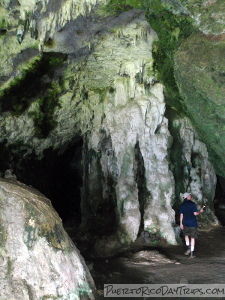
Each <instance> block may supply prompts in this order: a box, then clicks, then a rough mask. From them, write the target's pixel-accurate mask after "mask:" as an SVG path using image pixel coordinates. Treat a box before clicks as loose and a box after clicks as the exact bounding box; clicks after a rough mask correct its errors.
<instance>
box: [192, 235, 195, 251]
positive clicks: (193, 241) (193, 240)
mask: <svg viewBox="0 0 225 300" xmlns="http://www.w3.org/2000/svg"><path fill="white" fill-rule="evenodd" d="M194 250H195V238H191V252H193V251H194Z"/></svg>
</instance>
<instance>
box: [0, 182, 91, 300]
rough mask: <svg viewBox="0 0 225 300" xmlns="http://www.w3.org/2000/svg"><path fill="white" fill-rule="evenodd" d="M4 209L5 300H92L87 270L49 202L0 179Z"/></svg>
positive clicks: (0, 250)
mask: <svg viewBox="0 0 225 300" xmlns="http://www.w3.org/2000/svg"><path fill="white" fill-rule="evenodd" d="M0 208H1V211H0V213H1V223H0V227H1V230H0V241H1V242H0V274H1V281H0V289H1V300H8V299H15V300H16V299H18V300H21V299H23V300H26V299H27V300H28V299H34V300H38V299H40V300H41V299H61V300H66V299H74V300H75V299H94V292H95V286H94V283H93V280H92V278H91V276H90V273H89V270H88V268H87V267H86V265H85V263H84V260H83V258H82V257H81V255H80V254H79V251H78V250H77V248H76V247H75V246H74V245H73V243H72V242H71V240H70V238H69V237H68V235H67V234H66V232H65V231H64V229H63V227H62V223H61V219H60V218H59V216H58V215H57V213H56V212H55V211H54V209H53V208H52V205H51V203H50V201H49V200H48V199H47V198H45V197H44V196H43V195H42V194H41V193H39V192H37V191H36V190H34V189H33V188H30V187H28V186H25V185H23V184H21V183H19V182H17V181H16V180H15V179H7V180H6V179H1V180H0ZM83 297H84V298H83Z"/></svg>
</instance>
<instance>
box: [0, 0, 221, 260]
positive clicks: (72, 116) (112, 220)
mask: <svg viewBox="0 0 225 300" xmlns="http://www.w3.org/2000/svg"><path fill="white" fill-rule="evenodd" d="M174 2H175V1H174ZM189 2H190V1H189ZM98 4H104V1H97V0H89V1H88V0H86V1H85V0H83V1H81V0H80V1H75V0H67V1H56V2H55V3H54V5H53V3H52V1H40V2H38V3H36V2H35V1H29V3H27V2H26V1H19V2H17V1H13V2H11V1H3V7H4V8H2V11H4V14H5V18H6V16H7V14H8V16H9V22H8V23H6V22H5V21H4V22H2V37H1V39H0V43H1V45H2V47H1V49H3V52H4V53H3V54H4V55H3V59H2V61H1V62H0V64H1V66H2V69H3V73H2V76H1V83H2V91H1V93H0V100H1V107H0V109H1V115H0V142H1V147H2V148H3V149H4V151H5V152H4V153H9V152H10V157H9V158H8V161H7V163H6V165H7V168H11V164H13V163H14V164H16V163H17V161H16V163H15V161H14V160H16V159H17V160H19V161H23V160H25V161H26V160H27V161H29V158H30V157H31V156H34V157H35V158H36V159H39V160H41V159H42V158H43V156H44V153H45V152H46V151H47V150H48V149H50V148H51V149H54V150H55V151H58V152H59V153H62V152H63V151H65V149H68V147H70V145H71V144H73V142H74V140H76V139H77V138H82V139H83V158H82V164H83V172H82V176H83V186H82V191H81V212H82V226H84V228H85V227H86V229H87V230H90V229H93V228H95V234H96V232H98V235H99V238H97V240H95V245H94V248H95V252H96V254H97V255H100V256H107V255H112V254H114V253H115V252H117V251H121V249H124V248H125V247H126V246H127V245H129V244H130V243H132V242H133V241H135V239H136V238H137V236H138V234H139V233H140V231H141V230H144V231H148V232H149V233H150V234H152V235H155V236H157V237H158V238H161V239H164V240H165V241H167V242H169V243H172V244H176V242H177V241H176V233H175V230H174V227H175V226H176V214H175V212H177V211H178V206H179V204H180V202H181V199H180V194H181V193H184V192H185V191H187V190H188V191H190V192H192V193H193V195H194V196H195V198H196V200H197V203H198V206H200V205H201V204H202V202H206V203H207V204H209V205H208V210H207V213H206V215H205V220H203V221H204V222H205V224H209V223H210V224H211V223H215V217H214V215H213V213H212V210H213V207H212V201H213V197H214V192H215V184H216V175H215V172H214V168H213V167H212V165H211V163H210V162H209V158H208V151H207V149H206V147H205V145H204V143H203V142H202V140H201V139H200V137H199V136H198V134H197V133H196V131H195V129H194V127H193V126H192V124H191V123H190V122H189V121H188V120H187V119H186V118H183V117H182V118H181V116H180V115H179V113H178V114H177V116H176V117H175V118H174V116H172V115H171V116H170V113H168V111H169V110H171V108H169V109H168V108H166V102H165V98H164V90H163V89H164V87H163V84H162V82H157V80H156V78H155V71H154V61H153V57H152V51H153V43H154V42H155V41H157V39H158V37H157V35H156V33H155V31H154V30H152V28H151V27H150V25H149V23H148V22H147V20H146V19H145V15H144V13H143V11H139V10H130V11H127V12H123V13H120V14H116V15H102V14H101V10H97V8H99V6H98ZM9 8H10V9H9ZM95 8H96V10H95ZM12 16H17V20H16V19H15V20H14V19H11V17H12ZM3 25H4V26H3ZM3 27H4V28H3ZM28 29H30V31H31V36H30V35H29V34H28ZM174 30H175V31H174V32H173V34H172V37H171V38H172V39H173V40H174V39H175V40H176V39H178V36H179V28H178V30H177V28H175V29H174ZM16 36H17V39H16ZM34 38H36V39H37V40H35V39H34ZM189 41H190V40H187V41H186V42H184V44H183V47H184V46H185V45H186V44H185V43H188V42H189ZM194 49H195V48H193V51H194ZM179 51H180V52H179ZM183 52H184V51H183V50H182V46H181V48H180V50H178V52H177V54H176V57H175V63H176V74H177V76H176V78H177V82H178V86H179V87H180V91H181V93H182V94H183V95H184V98H185V99H186V100H185V101H187V107H188V108H190V112H195V113H196V111H197V112H198V109H196V108H194V107H195V104H196V103H194V102H193V101H191V100H190V97H192V96H193V95H194V97H195V96H196V94H195V93H194V94H191V93H192V92H193V89H194V92H196V91H199V89H198V88H195V83H193V78H194V76H193V74H192V73H191V74H190V77H189V78H188V80H187V83H186V82H185V79H186V78H187V77H188V76H189V73H188V72H187V70H188V68H191V67H190V66H189V62H187V61H186V60H185V56H184V57H182V53H183ZM191 53H192V52H191ZM180 57H181V59H180V60H179V58H180ZM195 60H197V55H195ZM183 65H184V68H183ZM180 66H182V68H183V70H185V71H184V72H183V70H181V67H180ZM185 68H186V69H185ZM198 71H199V70H198ZM196 74H199V75H198V76H201V72H200V73H197V71H196ZM218 76H219V77H218V78H220V77H221V76H220V74H219V75H218ZM202 78H203V77H202ZM189 82H190V84H189ZM186 85H187V87H186ZM202 89H203V92H202V93H205V90H204V86H203V87H202ZM207 91H208V89H207ZM202 101H203V100H202ZM189 104H190V105H189ZM220 104H221V103H220ZM209 107H210V105H209ZM209 107H208V108H207V109H208V110H210V108H209ZM191 115H192V114H191ZM196 116H197V114H196ZM221 119H222V117H221ZM192 120H193V122H194V124H195V125H196V126H197V128H198V129H199V130H200V131H201V132H203V130H201V126H202V124H203V122H202V120H204V114H202V115H201V119H199V120H200V121H198V120H197V118H194V117H192ZM214 129H215V128H214ZM214 129H212V131H214ZM212 131H210V133H211V132H212ZM206 132H207V130H206ZM206 132H205V134H206ZM203 133H204V132H203ZM207 133H208V132H207ZM215 136H216V134H213V133H211V140H212V142H215V141H216V139H215ZM204 140H206V141H208V139H207V138H205V139H204ZM207 146H208V145H207ZM213 147H214V151H215V152H216V151H217V149H216V147H217V145H213ZM210 149H211V148H210ZM176 154H178V155H177V156H176ZM14 157H16V159H14ZM3 171H5V170H1V172H3ZM16 175H17V174H16ZM179 175H181V176H180V177H179ZM62 205H63V202H62ZM204 222H203V223H204ZM82 226H81V227H82Z"/></svg>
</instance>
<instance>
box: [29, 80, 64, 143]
mask: <svg viewBox="0 0 225 300" xmlns="http://www.w3.org/2000/svg"><path fill="white" fill-rule="evenodd" d="M60 92H61V88H60V86H57V84H55V85H54V83H52V84H51V88H50V89H49V90H48V93H47V95H45V96H43V97H41V98H39V99H38V100H37V104H36V109H35V110H34V111H32V112H29V116H30V117H32V118H33V120H34V125H35V135H36V137H39V138H45V137H47V136H48V134H49V133H50V132H51V130H52V129H53V128H55V126H56V125H57V122H56V121H55V119H54V112H55V108H56V107H60V104H59V99H58V95H59V94H60Z"/></svg>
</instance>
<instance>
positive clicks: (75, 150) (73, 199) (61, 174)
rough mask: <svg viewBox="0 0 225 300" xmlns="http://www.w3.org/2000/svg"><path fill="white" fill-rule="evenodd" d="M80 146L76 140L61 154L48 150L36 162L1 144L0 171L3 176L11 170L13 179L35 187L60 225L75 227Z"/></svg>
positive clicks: (18, 147)
mask: <svg viewBox="0 0 225 300" xmlns="http://www.w3.org/2000/svg"><path fill="white" fill-rule="evenodd" d="M82 145H83V140H82V138H77V139H76V140H74V141H73V143H72V144H71V145H70V146H69V147H67V149H66V150H65V151H64V152H63V153H61V154H60V153H58V151H56V150H54V149H52V148H48V149H46V150H45V151H44V152H43V158H42V159H41V160H39V159H37V157H36V155H35V154H33V153H32V154H30V155H29V156H26V158H24V157H23V156H24V153H23V151H22V145H11V146H10V147H9V146H8V147H6V144H5V145H4V144H1V145H0V146H1V147H0V149H1V150H2V156H1V158H0V163H1V169H0V171H1V172H2V173H3V174H4V172H5V171H6V170H7V169H12V170H13V173H14V174H15V175H16V177H17V180H19V181H21V182H23V183H25V184H26V185H30V186H32V187H34V188H36V189H37V190H38V191H40V192H41V193H43V194H44V195H45V196H46V197H48V198H49V199H50V200H51V202H52V205H53V207H54V208H55V210H56V211H57V213H58V214H59V216H60V217H61V219H62V221H63V222H64V223H65V222H70V221H71V220H72V221H73V223H74V224H79V223H80V221H81V210H80V201H81V197H80V189H81V186H82V173H83V172H82V165H81V160H82ZM9 148H10V149H9ZM24 151H25V152H26V151H27V149H26V150H24Z"/></svg>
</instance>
